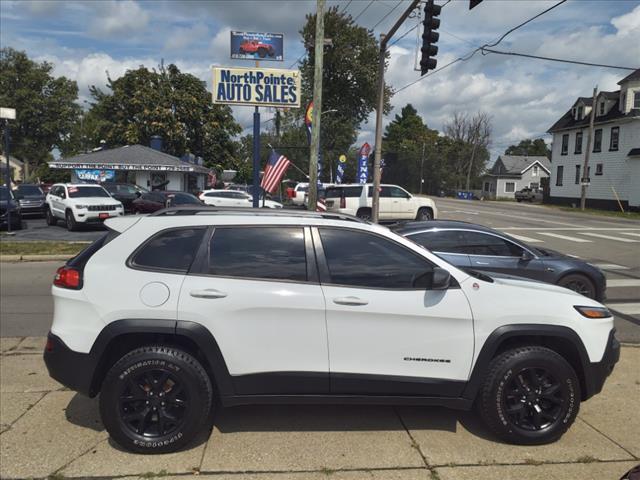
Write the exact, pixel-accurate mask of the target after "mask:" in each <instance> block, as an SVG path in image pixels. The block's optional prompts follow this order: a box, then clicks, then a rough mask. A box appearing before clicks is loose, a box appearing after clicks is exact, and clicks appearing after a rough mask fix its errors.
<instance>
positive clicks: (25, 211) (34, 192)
mask: <svg viewBox="0 0 640 480" xmlns="http://www.w3.org/2000/svg"><path fill="white" fill-rule="evenodd" d="M13 196H14V197H15V199H16V200H18V202H20V209H21V210H22V215H23V216H26V215H37V216H44V212H45V205H46V203H45V194H44V192H43V191H42V189H41V188H40V186H39V185H34V184H27V183H21V184H20V185H18V187H17V188H16V189H15V190H14V191H13Z"/></svg>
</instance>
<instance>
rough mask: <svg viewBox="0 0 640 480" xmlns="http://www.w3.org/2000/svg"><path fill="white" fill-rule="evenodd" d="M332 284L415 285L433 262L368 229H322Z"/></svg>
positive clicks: (379, 286)
mask: <svg viewBox="0 0 640 480" xmlns="http://www.w3.org/2000/svg"><path fill="white" fill-rule="evenodd" d="M320 237H321V239H322V247H323V249H324V255H325V257H326V259H327V264H328V267H329V275H330V276H331V283H335V284H338V285H347V286H354V287H372V288H397V289H410V288H413V281H414V279H415V278H416V277H418V276H420V275H422V274H424V273H425V272H427V271H429V270H431V269H432V268H433V265H431V263H429V262H428V261H427V260H425V259H423V258H420V257H419V256H418V255H417V254H415V253H413V252H411V251H410V250H408V249H406V248H404V247H403V246H401V245H398V244H396V243H394V242H392V241H390V240H386V239H384V238H381V237H378V236H377V235H371V234H369V233H365V232H356V231H353V230H338V229H325V228H321V229H320Z"/></svg>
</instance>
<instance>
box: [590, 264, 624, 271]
mask: <svg viewBox="0 0 640 480" xmlns="http://www.w3.org/2000/svg"><path fill="white" fill-rule="evenodd" d="M592 265H593V266H594V267H598V268H601V269H602V270H629V267H625V266H624V265H616V264H615V263H592Z"/></svg>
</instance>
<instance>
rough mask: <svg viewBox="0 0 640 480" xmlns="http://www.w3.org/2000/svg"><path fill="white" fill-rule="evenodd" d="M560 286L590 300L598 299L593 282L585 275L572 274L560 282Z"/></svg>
mask: <svg viewBox="0 0 640 480" xmlns="http://www.w3.org/2000/svg"><path fill="white" fill-rule="evenodd" d="M558 285H560V286H561V287H564V288H568V289H569V290H573V291H574V292H577V293H579V294H580V295H584V296H585V297H588V298H596V288H595V286H594V285H593V282H592V281H591V280H589V279H588V278H587V277H585V276H584V275H580V274H570V275H567V276H566V277H563V278H561V279H560V281H559V282H558Z"/></svg>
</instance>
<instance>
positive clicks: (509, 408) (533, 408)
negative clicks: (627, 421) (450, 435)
mask: <svg viewBox="0 0 640 480" xmlns="http://www.w3.org/2000/svg"><path fill="white" fill-rule="evenodd" d="M580 398H581V397H580V383H579V382H578V378H577V376H576V374H575V372H574V370H573V368H572V367H571V365H569V363H567V361H566V360H565V359H564V358H563V357H561V356H560V355H559V354H557V353H556V352H554V351H553V350H550V349H548V348H544V347H539V346H529V347H519V348H515V349H513V350H508V351H506V352H504V353H502V354H500V355H499V356H497V357H496V358H494V359H493V361H492V362H491V364H490V366H489V374H488V375H487V378H486V380H485V383H484V386H483V387H482V390H481V392H480V397H479V399H478V406H479V409H480V414H481V416H482V418H483V420H484V421H485V423H486V424H487V426H488V427H489V428H490V429H491V430H492V431H493V432H494V433H496V434H497V435H498V436H499V437H500V438H502V439H503V440H505V441H507V442H509V443H514V444H519V445H539V444H545V443H551V442H554V441H556V440H558V439H559V438H560V437H561V436H562V435H563V434H564V433H565V432H566V431H567V430H568V429H569V427H570V426H571V424H572V423H573V422H574V420H575V418H576V416H577V415H578V410H579V407H580Z"/></svg>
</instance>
